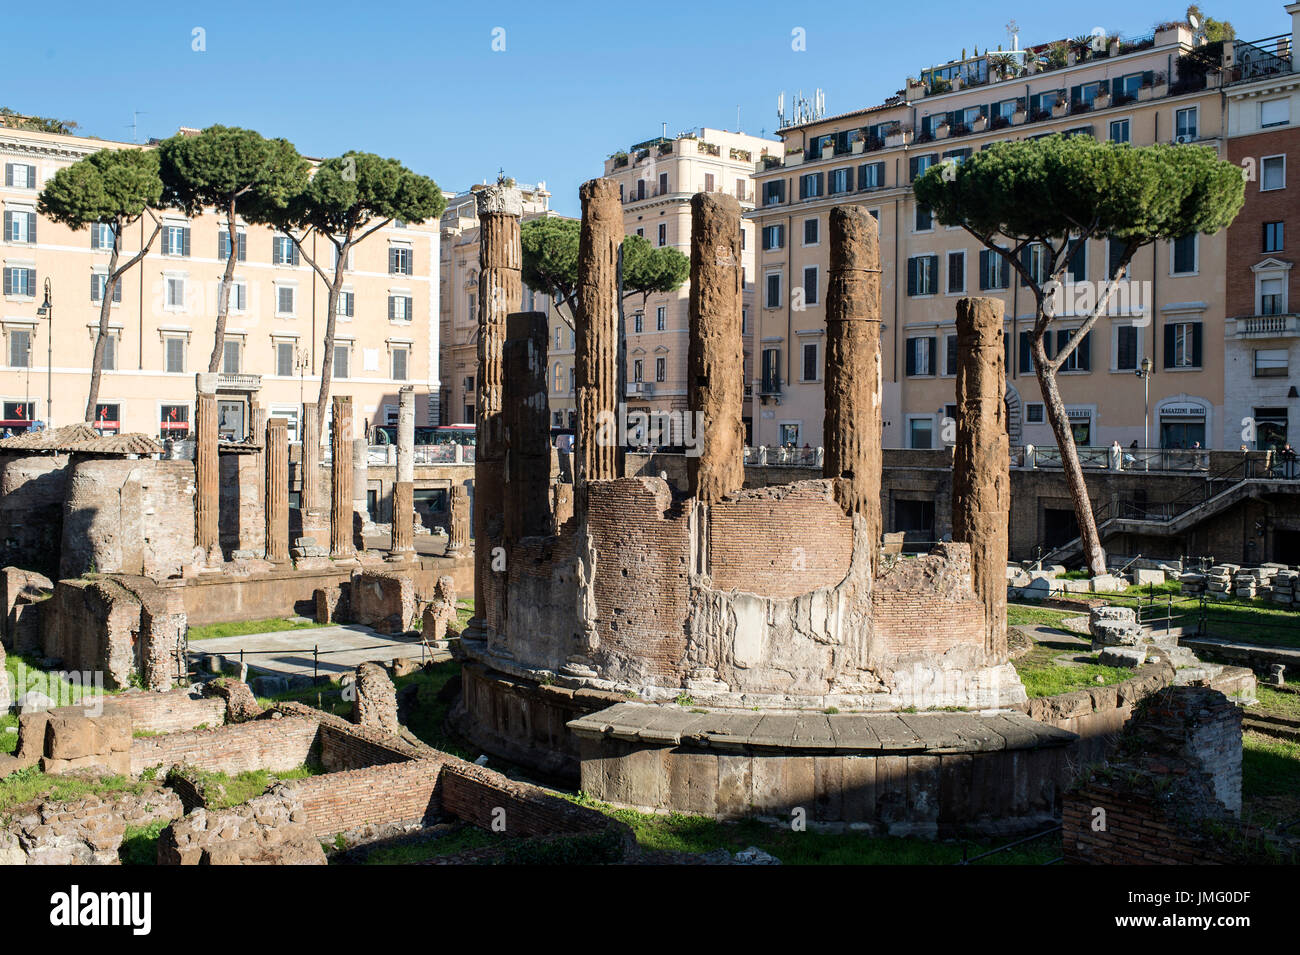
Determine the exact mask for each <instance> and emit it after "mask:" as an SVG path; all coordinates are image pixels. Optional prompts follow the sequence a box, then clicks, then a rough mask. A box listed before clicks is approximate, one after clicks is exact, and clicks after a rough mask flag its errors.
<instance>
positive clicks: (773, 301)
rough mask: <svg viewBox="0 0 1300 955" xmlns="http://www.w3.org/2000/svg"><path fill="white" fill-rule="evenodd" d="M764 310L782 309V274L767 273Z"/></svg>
mask: <svg viewBox="0 0 1300 955" xmlns="http://www.w3.org/2000/svg"><path fill="white" fill-rule="evenodd" d="M763 307H764V308H780V307H781V273H780V272H768V273H767V292H766V295H765V296H764V298H763Z"/></svg>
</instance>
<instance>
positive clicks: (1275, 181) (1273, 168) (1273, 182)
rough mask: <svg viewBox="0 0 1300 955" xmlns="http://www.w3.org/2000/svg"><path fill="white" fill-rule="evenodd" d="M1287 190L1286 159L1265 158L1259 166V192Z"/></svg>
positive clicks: (1283, 157) (1277, 157)
mask: <svg viewBox="0 0 1300 955" xmlns="http://www.w3.org/2000/svg"><path fill="white" fill-rule="evenodd" d="M1285 188H1286V157H1285V156H1265V157H1264V158H1263V160H1261V161H1260V164H1259V191H1260V192H1268V191H1270V190H1273V189H1285Z"/></svg>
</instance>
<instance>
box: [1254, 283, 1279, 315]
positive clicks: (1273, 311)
mask: <svg viewBox="0 0 1300 955" xmlns="http://www.w3.org/2000/svg"><path fill="white" fill-rule="evenodd" d="M1259 314H1260V315H1284V314H1286V279H1284V278H1265V277H1263V276H1261V277H1260V279H1259Z"/></svg>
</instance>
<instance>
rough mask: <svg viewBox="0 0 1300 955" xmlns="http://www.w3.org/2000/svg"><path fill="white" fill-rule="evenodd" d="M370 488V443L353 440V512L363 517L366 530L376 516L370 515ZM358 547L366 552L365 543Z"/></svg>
mask: <svg viewBox="0 0 1300 955" xmlns="http://www.w3.org/2000/svg"><path fill="white" fill-rule="evenodd" d="M369 486H370V442H369V441H367V440H366V439H365V438H353V439H352V511H353V513H355V514H360V515H361V526H362V527H363V528H364V527H365V526H366V525H367V524H369V523H370V522H371V521H372V520H374V515H373V514H371V513H370V505H369V503H368V501H367V497H366V490H367V488H368V487H369ZM357 546H358V547H360V548H361V549H362V550H365V547H366V545H365V541H358V542H357Z"/></svg>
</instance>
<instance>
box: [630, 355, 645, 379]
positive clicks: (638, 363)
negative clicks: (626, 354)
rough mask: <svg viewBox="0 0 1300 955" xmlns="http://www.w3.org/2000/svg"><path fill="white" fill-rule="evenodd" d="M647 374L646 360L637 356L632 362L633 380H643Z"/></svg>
mask: <svg viewBox="0 0 1300 955" xmlns="http://www.w3.org/2000/svg"><path fill="white" fill-rule="evenodd" d="M644 374H645V360H644V359H641V358H637V359H635V360H634V361H633V362H632V380H633V381H643V380H644V377H643V376H644Z"/></svg>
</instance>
